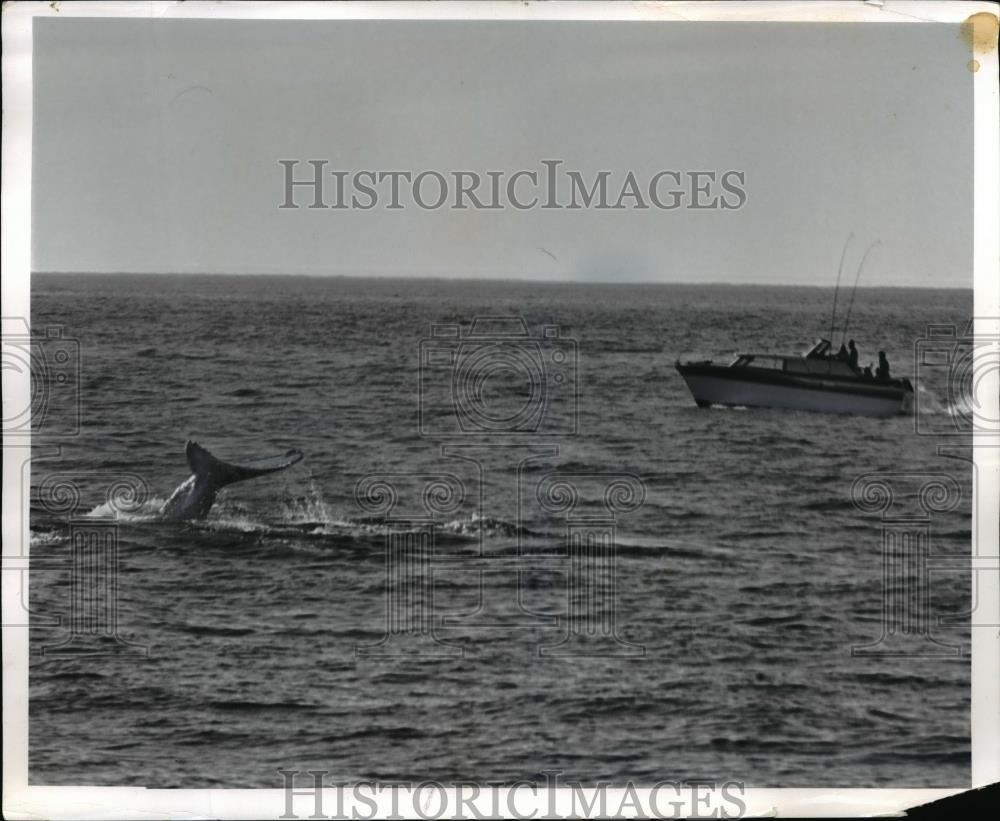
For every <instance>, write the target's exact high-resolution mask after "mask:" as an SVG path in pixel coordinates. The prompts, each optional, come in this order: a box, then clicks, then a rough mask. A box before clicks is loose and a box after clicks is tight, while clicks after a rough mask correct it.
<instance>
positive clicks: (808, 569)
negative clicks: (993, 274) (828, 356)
mask: <svg viewBox="0 0 1000 821" xmlns="http://www.w3.org/2000/svg"><path fill="white" fill-rule="evenodd" d="M846 301H847V298H846V297H845V295H844V294H841V297H840V308H839V313H840V315H841V316H843V315H844V313H845V312H846V305H845V302H846ZM832 302H833V291H832V289H829V288H797V287H788V288H784V287H737V286H681V285H674V286H652V285H650V286H643V285H627V286H626V285H622V286H616V285H591V284H584V285H561V284H527V283H516V282H486V283H473V282H453V281H446V280H419V281H418V280H413V281H408V280H366V279H361V278H358V279H350V278H330V279H324V278H300V277H280V276H275V277H230V276H152V275H144V276H138V275H115V276H110V275H109V276H105V275H80V276H70V275H36V276H35V277H34V278H33V282H32V322H33V329H34V331H35V332H36V333H37V332H38V331H39V330H40V329H43V328H45V327H48V326H62V328H63V331H62V334H63V336H62V339H63V340H64V341H66V340H69V341H71V342H72V343H73V345H77V344H78V346H79V347H78V352H79V359H78V363H79V365H78V371H76V370H74V368H76V365H72V364H71V365H68V366H64V368H68V369H69V371H68V372H70V374H71V378H70V379H69V380H68V381H67V382H66V383H65V384H63V385H62V386H61V392H59V391H55V390H54V389H53V390H52V391H51V392H50V393H51V396H50V397H49V400H48V401H49V402H50V403H52V406H53V407H52V408H51V412H50V413H49V414H48V416H47V418H46V421H45V422H44V423H43V425H42V427H41V428H40V429H39V431H38V434H37V435H36V437H35V439H34V448H35V452H34V463H33V466H32V474H31V485H32V498H31V566H32V570H31V575H30V599H29V602H30V607H31V612H32V614H33V627H32V629H31V648H32V659H31V666H30V783H32V784H39V785H44V784H89V785H135V786H147V787H181V786H187V787H216V786H218V787H280V786H282V783H283V782H282V778H281V776H280V775H279V773H278V770H279V769H298V770H309V769H312V770H316V769H318V770H325V771H328V773H329V776H328V778H329V780H330V781H334V780H339V781H352V780H358V779H393V780H395V779H412V780H423V779H432V778H433V779H438V780H445V781H446V780H452V779H470V780H477V781H485V780H498V781H505V782H512V781H515V780H518V779H538V780H540V781H543V780H544V776H542V775H541V773H542V772H543V771H547V770H548V771H551V770H561V771H562V776H561V777H562V778H563V779H564V780H577V781H581V782H584V783H588V784H589V783H594V782H596V781H598V780H608V781H612V782H614V783H624V782H626V781H628V780H632V781H634V782H637V783H639V784H652V783H653V782H655V781H658V780H661V779H673V780H677V779H683V778H702V779H715V780H718V781H725V780H737V781H744V782H746V783H747V784H748V785H753V786H783V787H804V786H828V787H835V786H843V787H848V786H849V787H875V786H882V785H894V786H905V787H930V786H960V785H965V784H968V783H969V778H970V771H969V767H970V752H969V750H970V747H969V697H970V692H969V691H970V671H969V658H968V628H967V626H963V618H962V615H961V614H963V613H964V612H965V611H966V610H967V609H968V608H969V602H970V595H969V591H970V579H969V575H968V573H965V572H962V571H957V570H953V571H946V570H943V571H935V572H933V573H932V574H931V579H930V605H931V610H930V615H929V617H928V618H929V620H930V621H931V622H932V624H931V625H930V627H929V631H930V633H931V634H932V636H933V639H934V640H936V641H937V642H939V643H940V644H938V645H928V644H926V643H925V644H923V645H920V646H923V647H925V648H926V647H927V646H933V647H940V646H941V645H946V646H948V647H951V648H953V649H954V648H957V650H955V652H954V654H952V655H948V654H947V651H945V652H943V654H939V655H917V656H914V655H909V656H902V657H887V656H880V655H872V654H867V655H865V654H853V655H852V647H857V646H861V645H871V644H872V643H874V642H877V641H878V640H879V638H880V636H881V635H882V632H883V595H882V590H883V580H882V573H883V559H882V532H883V522H882V521H881V519H880V515H879V513H878V511H877V510H875V509H869V510H861V509H859V508H858V507H857V506H856V505H855V504H854V502H852V496H851V489H852V484H853V483H854V482H855V480H856V479H857V477H859V476H861V475H863V474H867V473H872V472H876V473H893V474H906V475H905V476H903V477H902V478H899V479H898V482H902V483H904V484H905V483H906V482H911V481H916V482H917V483H918V484H919V482H921V481H923V480H924V477H930V478H932V477H933V476H934V475H936V474H941V473H946V474H948V475H950V476H951V477H952V478H953V481H954V482H955V483H956V485H957V487H958V488H959V490H960V491H961V494H962V495H961V499H960V501H959V502H958V503H957V504H956V505H955V506H954V509H953V510H950V511H945V512H934V513H932V514H931V515H929V517H928V518H929V528H930V552H931V554H933V555H934V556H946V557H947V556H951V557H961V556H964V555H968V553H969V550H970V539H971V529H970V510H971V501H970V495H969V494H970V492H971V468H970V465H969V463H968V462H966V461H963V460H961V459H959V458H945V457H942V456H940V455H938V452H937V449H938V446H939V445H942V444H950V445H962V444H963V443H964V444H966V445H967V444H968V440H967V438H966V437H963V436H957V437H956V436H950V435H946V434H947V433H948V432H949V431H953V430H954V426H953V425H952V422H953V421H954V420H955V419H956V418H957V415H960V413H961V411H962V408H961V407H959V406H958V405H959V404H960V401H961V400H960V398H956V397H955V396H953V395H952V394H953V391H952V390H951V389H950V388H949V382H948V378H947V374H946V371H947V368H946V367H944V366H941V365H938V366H936V367H931V366H927V367H924V365H923V364H921V365H920V366H917V365H915V361H914V350H915V346H918V347H919V344H922V343H919V342H918V340H920V339H921V338H922V337H924V335H925V332H926V328H927V325H928V324H930V323H935V324H942V323H954V324H956V325H957V326H958V328H959V333H961V330H962V329H963V328H964V326H965V323H966V322H967V321H968V318H969V317H970V316H971V314H972V292H971V291H930V290H905V289H903V290H901V289H891V290H890V289H866V290H859V291H858V292H857V296H856V301H855V303H854V304H853V306H852V313H851V326H850V334H849V335H850V336H851V337H853V338H855V339H856V340H857V342H858V347H859V349H860V351H861V362H862V364H865V363H867V362H869V361H874V360H875V358H876V355H877V351H878V350H879V349H884V350H885V351H886V352H887V354H888V358H889V360H890V362H891V363H892V369H893V375H894V376H909V377H910V378H911V379H914V378H915V377H916V376H918V374H917V373H916V371H917V370H918V369H922V370H921V373H920V374H919V377H920V380H919V382H918V384H917V405H918V414H920V415H921V417H920V421H921V422H922V423H923V424H925V426H926V427H927V429H929V430H931V432H934V433H936V434H938V435H931V436H927V435H922V433H918V430H917V427H916V426H915V424H914V418H913V417H905V416H904V417H897V418H892V419H866V418H857V417H849V416H832V415H818V414H809V413H799V412H787V411H775V410H755V409H739V408H737V409H714V408H713V409H699V408H697V407H696V406H695V403H694V401H693V400H692V398H691V396H690V394H689V393H688V391H687V390H686V388H685V386H684V384H683V381H682V380H681V378H680V377H679V375H678V374H677V373H676V371H675V370H674V368H673V363H674V361H675V359H676V358H678V357H684V358H688V357H692V358H705V357H710V358H716V359H724V360H728V359H729V358H731V357H732V356H733V355H734V354H735V353H736V352H737V351H759V352H775V353H785V352H801V351H803V350H805V349H806V348H807V347H808V345H809V344H810V343H811V342H812V340H813V339H814V338H816V337H818V336H829V326H830V309H831V305H832ZM475 317H494V318H496V317H520V318H521V319H523V321H524V324H525V327H526V331H527V337H524V336H516V335H515V336H511V335H510V333H513V332H516V331H518V330H519V328H518V326H517V325H516V324H515V325H511V324H510V323H504V322H499V321H498V320H496V319H493V320H489V321H483V322H480V323H479V324H478V325H476V326H475V328H473V326H472V325H471V321H472V320H473V318H475ZM434 325H444V326H445V327H444V328H439V329H438V330H437V331H436V332H435V331H433V330H432V326H434ZM456 325H457V326H458V329H457V330H456V328H455V327H454V326H456ZM449 326H450V327H449ZM546 329H547V330H546ZM473 331H475V333H476V336H475V337H470V336H469V334H470V333H471V332H473ZM839 339H840V333H839V332H838V333H837V334H836V336H835V341H836V342H837V343H838V344H839ZM470 340H471V341H470ZM497 341H499V344H497ZM490 345H492V346H493V347H490ZM463 346H464V347H463ZM73 350H76V348H73ZM74 355H75V354H74ZM472 356H475V357H478V358H479V359H478V360H477V361H478V362H479V365H478V366H477V367H479V370H478V371H476V369H475V368H472V367H469V368H466V365H467V364H468V363H469V362H470V361H471V359H470V357H472ZM491 357H492V359H491ZM449 363H450V364H449ZM456 363H457V364H456ZM463 363H464V364H463ZM539 363H541V364H539ZM460 368H466V369H465V370H463V371H462V373H461V374H460V375H456V369H460ZM924 371H926V372H924ZM77 373H78V375H79V381H78V382H76V381H74V380H75V379H76V374H77ZM477 374H478V376H477ZM466 379H468V380H471V381H468V383H466V382H464V381H462V380H466ZM459 382H461V384H459ZM456 385H457V386H458V387H456ZM74 391H77V393H74ZM77 399H79V407H80V413H79V424H78V425H77V423H76V422H75V421H74V417H73V414H72V413H69V414H67V412H66V408H65V407H63V408H61V409H60V408H57V407H55V405H57V404H58V403H59V402H62V403H63V404H64V405H67V406H68V407H74V405H73V403H74V402H76V400H77ZM456 403H457V404H456ZM539 403H541V404H539ZM188 439H193V440H196V441H198V442H199V443H201V444H202V445H203V446H205V447H206V448H208V449H209V450H210V451H211V452H213V453H214V454H216V455H217V456H219V457H220V458H224V459H229V460H234V461H239V460H240V459H246V458H252V457H256V456H268V455H273V454H276V453H282V452H284V451H286V450H288V449H290V448H299V449H301V450H302V451H303V452H304V453H305V458H304V460H303V461H302V462H301V463H300V464H298V465H296V466H294V467H292V468H291V469H289V470H287V471H285V472H282V473H278V474H275V475H272V476H267V477H263V478H260V479H257V480H255V481H249V482H245V483H240V484H235V485H232V486H230V487H228V488H226V489H225V490H224V491H223V492H222V493H221V494H220V497H219V499H218V501H217V503H216V505H215V507H214V508H213V509H212V511H211V513H210V514H209V516H208V517H207V519H205V520H204V521H197V522H180V523H177V522H174V523H171V522H163V521H159V520H158V519H157V517H156V511H157V509H158V507H159V505H160V504H162V502H163V501H164V500H165V499H166V498H167V497H168V496H169V495H170V493H171V491H172V490H173V489H174V488H175V487H176V486H177V485H179V484H180V483H181V482H182V481H183V480H184V479H185V478H186V477H187V476H188V475H189V473H190V471H189V470H188V467H187V465H186V463H185V442H186V441H187V440H188ZM54 446H58V448H59V450H58V452H57V451H55V450H53V449H52V448H53V447H54ZM365 477H368V478H367V479H365ZM892 481H897V480H891V481H890V485H891V484H892ZM359 482H362V491H363V492H360V491H358V489H357V488H358V485H359ZM130 488H132V489H133V490H134V491H135V493H132V490H130ZM109 489H110V496H109ZM894 492H895V491H894ZM899 492H900V494H901V495H900V499H902V496H903V495H904V494H903V491H899ZM394 500H395V505H394V506H392V507H391V508H390V505H389V503H390V502H392V501H394ZM911 501H912V500H911ZM899 504H900V505H903V506H905V505H906V504H909V502H907V501H905V500H902V501H899ZM914 512H916V513H918V514H919V512H920V509H919V508H918V507H907V508H906V509H905V510H904V511H903V513H904V514H912V513H914ZM88 532H92V533H104V534H105V535H106V536H107V534H110V536H107V538H106V540H105V541H102V542H99V544H101V545H103V546H104V547H102V548H101V549H102V550H104V551H105V552H104V553H102V554H101V555H102V556H104V557H105V559H102V561H107V564H100V565H99V566H94V565H87V564H86V562H85V561H84V559H83V558H80V557H81V556H83V555H84V554H83V553H80V554H79V555H78V557H77V558H78V562H77V564H76V565H74V561H73V554H72V550H71V545H72V544H73V541H74V538H76V537H75V536H74V534H81V533H82V534H86V533H88ZM595 533H596V534H598V536H597V537H595V536H593V534H595ZM581 534H582V536H581ZM588 534H590V535H588ZM600 534H604V535H603V536H601V535H600ZM570 537H573V538H574V539H576V538H577V537H579V538H580V539H582V541H580V542H579V543H580V544H582V545H583V547H576V548H574V550H573V551H568V550H567V544H568V540H569V539H570ZM602 539H603V541H602ZM574 544H577V542H574ZM108 545H113V546H114V547H113V549H112V548H109V547H108ZM609 545H610V547H609ZM115 551H116V555H115ZM87 555H92V554H87ZM115 562H117V564H116V565H115ZM95 579H96V580H98V582H94V580H95ZM595 580H596V581H595ZM105 581H108V586H106V587H104V586H101V587H100V588H99V589H96V590H95V589H94V588H93V584H95V583H99V584H100V585H104V583H105ZM88 584H89V585H91V587H87V585H88ZM95 597H96V598H95ZM84 601H88V602H92V601H99V602H101V608H102V609H101V610H100V611H87V612H91V613H93V612H98V616H97V617H96V618H97V619H98V622H96V623H97V624H98V626H97V628H94V627H93V625H94V624H95V622H94V621H93V620H92V621H89V622H85V621H82V620H81V619H80V618H79V614H80V613H82V612H83V610H80V607H81V606H85V605H81V604H80V602H84ZM86 606H89V605H86ZM74 607H75V608H76V609H74ZM74 614H76V617H75V616H74ZM947 615H951V616H953V617H954V618H953V619H952V621H951V623H945V624H939V623H938V617H939V616H947ZM74 618H76V620H75V621H74ZM85 624H89V625H91V626H90V627H89V628H88V627H84V626H81V625H85ZM911 627H912V625H911ZM422 628H427V629H424V630H423V632H421V629H422ZM94 629H96V630H97V632H103V633H104V634H106V635H109V636H112V637H113V638H111V639H106V640H104V641H96V639H95V636H93V635H92V632H93V630H94ZM88 630H89V631H91V632H88ZM918 638H919V637H918ZM111 645H114V647H112V646H111ZM881 646H882V647H883V649H884V648H885V647H886V646H889V645H881ZM892 646H895V645H892ZM67 647H69V648H70V650H71V651H72V650H73V649H74V648H76V649H81V648H82V649H83V650H84V651H87V652H89V651H91V650H95V649H96V650H100V651H101V652H102V653H103V654H101V655H87V654H86V653H84V654H80V655H75V656H74V655H70V654H67V653H66V652H65V651H66V648H67ZM112 651H113V652H112Z"/></svg>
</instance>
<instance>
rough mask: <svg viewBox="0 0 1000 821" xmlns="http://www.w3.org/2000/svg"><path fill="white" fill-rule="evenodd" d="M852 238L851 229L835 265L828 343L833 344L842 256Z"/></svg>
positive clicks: (842, 266)
mask: <svg viewBox="0 0 1000 821" xmlns="http://www.w3.org/2000/svg"><path fill="white" fill-rule="evenodd" d="M852 239H854V232H853V231H851V233H850V234H848V236H847V242H845V243H844V250H843V251H841V252H840V265H838V266H837V287H836V288H834V290H833V313H832V314H831V315H830V343H831V344H833V331H834V328H835V327H836V323H837V296H838V295H839V294H840V275H841V274H842V273H843V272H844V257H846V256H847V246H848V245H850V244H851V240H852Z"/></svg>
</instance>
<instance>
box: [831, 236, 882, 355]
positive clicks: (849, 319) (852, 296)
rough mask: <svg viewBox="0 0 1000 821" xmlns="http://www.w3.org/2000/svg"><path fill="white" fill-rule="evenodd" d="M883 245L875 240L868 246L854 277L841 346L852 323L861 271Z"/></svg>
mask: <svg viewBox="0 0 1000 821" xmlns="http://www.w3.org/2000/svg"><path fill="white" fill-rule="evenodd" d="M881 244H882V240H880V239H877V240H875V242H873V243H872V244H871V245H869V246H868V250H867V251H865V255H864V256H863V257H861V264H860V265H859V266H858V273H857V275H856V276H855V277H854V287H853V288H852V289H851V301H850V302H848V303H847V316H846V317H845V318H844V335H843V336H842V337H841V338H840V344H841V346H843V344H844V340H845V339H847V326H848V324H849V323H850V321H851V308H853V307H854V295H855V294H856V293H857V292H858V282H859V281H860V280H861V270H862V269H863V268H864V267H865V260H866V259H868V255H869V254H870V253H871V252H872V251H873V250H874V249H875V246H877V245H881Z"/></svg>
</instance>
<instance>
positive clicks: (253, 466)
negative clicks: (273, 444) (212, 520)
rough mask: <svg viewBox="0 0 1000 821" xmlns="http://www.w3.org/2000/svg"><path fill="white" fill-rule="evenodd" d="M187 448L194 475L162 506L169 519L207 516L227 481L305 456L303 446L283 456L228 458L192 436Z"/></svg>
mask: <svg viewBox="0 0 1000 821" xmlns="http://www.w3.org/2000/svg"><path fill="white" fill-rule="evenodd" d="M184 452H185V455H186V456H187V463H188V466H189V467H190V468H191V473H192V475H191V476H190V477H188V479H187V480H186V481H185V482H184V483H183V484H182V485H181V486H180V487H178V488H177V490H175V491H174V492H173V494H171V496H170V498H169V499H167V501H166V502H165V503H164V504H163V507H162V508H160V515H161V516H163V517H165V518H168V519H204V518H205V517H206V516H207V515H208V511H209V510H211V509H212V505H213V504H214V503H215V497H216V495H217V494H218V492H219V490H221V489H222V488H224V487H225V486H226V485H231V484H233V483H234V482H243V481H245V480H247V479H255V478H257V477H258V476H264V475H266V474H268V473H276V472H277V471H279V470H284V469H285V468H289V467H291V466H292V465H294V464H295V463H296V462H299V461H300V460H301V459H302V456H303V454H302V451H300V450H289V451H286V452H285V453H283V454H282V455H280V456H267V457H263V458H259V459H250V460H248V461H244V462H224V461H222V460H221V459H219V458H217V457H215V456H213V455H212V454H211V453H209V452H208V451H207V450H206V449H205V448H203V447H202V446H201V445H199V444H198V443H197V442H192V441H191V440H188V443H187V445H186V446H185V449H184Z"/></svg>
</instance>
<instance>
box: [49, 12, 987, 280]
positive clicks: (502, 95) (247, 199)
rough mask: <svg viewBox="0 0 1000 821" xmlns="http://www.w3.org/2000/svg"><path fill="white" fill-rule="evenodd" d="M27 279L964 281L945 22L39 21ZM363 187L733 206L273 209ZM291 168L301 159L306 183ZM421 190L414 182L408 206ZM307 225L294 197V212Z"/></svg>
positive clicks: (963, 223)
mask: <svg viewBox="0 0 1000 821" xmlns="http://www.w3.org/2000/svg"><path fill="white" fill-rule="evenodd" d="M34 25H35V29H34V52H33V53H34V58H33V59H34V65H33V71H34V127H33V151H32V163H33V170H32V197H33V203H32V222H33V228H32V269H33V270H34V271H63V272H93V271H96V272H112V271H123V272H138V273H144V272H150V273H169V272H183V273H195V272H197V273H269V274H313V275H359V276H371V275H378V276H442V277H472V278H527V279H538V280H564V281H608V282H615V281H630V282H734V283H778V284H781V283H787V284H807V285H823V286H832V285H833V284H834V282H835V279H836V276H837V269H838V263H839V261H840V257H841V253H842V251H843V249H844V246H845V242H846V241H847V239H848V237H849V236H850V235H852V234H853V237H854V238H853V240H852V241H851V244H850V246H849V247H848V249H847V257H846V260H845V265H844V269H845V272H846V273H845V277H849V278H853V275H854V272H855V270H856V268H857V266H858V264H859V262H860V260H861V256H862V254H863V253H864V251H865V249H866V248H867V247H868V245H869V244H870V243H872V242H874V241H876V240H878V241H880V243H881V244H880V245H879V247H878V248H877V249H876V250H875V251H874V252H873V253H872V255H871V257H870V258H869V260H868V262H867V263H866V265H865V268H864V272H863V279H862V281H861V284H862V285H883V286H884V285H895V286H940V287H971V285H972V132H971V122H972V74H971V73H970V72H969V70H968V68H967V63H968V60H969V53H968V51H967V47H966V46H965V45H964V43H963V42H962V40H961V39H960V38H959V37H958V36H957V33H956V27H954V26H949V25H944V24H926V25H918V24H891V23H880V24H869V25H862V24H854V23H840V24H826V25H824V24H807V23H782V24H764V23H668V22H611V23H607V22H601V23H596V22H565V21H540V22H534V23H526V22H512V21H501V22H471V21H448V22H433V23H431V22H427V21H409V22H407V21H378V22H377V21H319V22H317V21H266V22H262V21H231V20H229V21H217V20H152V19H144V20H125V19H79V18H78V19H71V18H66V19H36V20H35V22H34ZM280 159H299V160H303V161H305V160H308V159H325V160H327V161H328V166H327V168H329V169H336V170H345V171H348V172H350V173H353V172H355V171H358V170H363V169H372V170H412V171H413V173H419V172H420V171H423V170H438V171H440V172H442V173H444V174H448V173H450V172H452V171H456V170H471V171H476V172H478V173H480V174H485V172H486V171H489V170H501V171H504V172H505V173H506V174H511V173H513V172H515V171H517V170H520V169H528V170H531V169H534V170H536V171H541V170H543V169H542V166H541V164H540V163H541V161H542V160H544V159H561V160H563V161H564V163H565V165H564V166H563V168H568V169H575V170H578V171H579V172H580V173H582V174H583V175H584V177H585V178H588V179H589V178H590V177H592V176H593V175H594V174H595V173H596V172H597V171H599V170H609V171H611V172H612V176H611V179H612V180H614V181H617V182H616V183H614V184H612V185H611V188H612V189H613V190H615V191H617V188H616V185H617V184H619V183H620V181H621V180H623V178H624V176H625V175H626V174H627V173H628V172H629V171H633V172H634V173H635V174H636V176H637V178H638V179H640V180H648V179H649V177H651V176H652V175H653V174H655V173H656V172H657V171H660V170H678V171H682V172H683V171H693V170H715V171H717V172H720V173H721V172H723V171H726V170H740V171H743V172H744V173H745V178H744V179H745V183H744V186H743V187H744V189H745V191H746V194H747V200H746V204H745V205H744V206H743V207H742V208H739V209H734V210H721V209H714V210H713V209H706V210H694V209H687V208H681V209H677V210H671V211H665V210H659V209H656V208H650V209H648V210H638V209H634V208H626V209H622V210H597V209H579V210H567V209H552V210H545V209H539V208H533V209H527V210H523V211H522V210H517V209H513V208H505V209H500V210H476V209H468V210H463V211H458V210H454V209H448V208H445V209H440V210H436V211H429V210H423V209H419V208H416V207H412V206H411V207H405V208H402V209H399V210H391V209H386V208H384V207H383V206H382V205H381V204H380V205H379V206H378V207H376V208H374V209H371V210H366V211H363V210H359V209H308V208H304V207H303V208H299V209H281V208H279V207H278V206H279V205H280V204H281V203H282V201H283V198H284V188H283V186H284V180H283V174H284V171H283V169H282V167H281V166H280V165H279V163H278V161H279V160H280ZM306 170H307V168H306V167H305V166H302V167H301V169H300V174H302V175H304V174H305V172H306ZM428 190H433V189H430V188H429V189H428ZM297 196H298V197H299V198H300V199H299V200H298V201H299V202H301V203H302V204H303V205H305V204H307V202H308V201H307V199H306V197H305V195H304V194H298V195H297Z"/></svg>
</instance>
